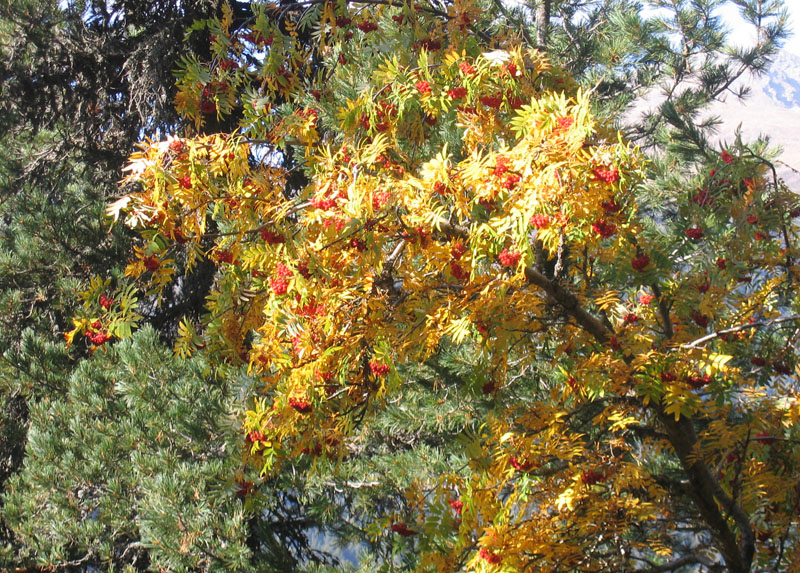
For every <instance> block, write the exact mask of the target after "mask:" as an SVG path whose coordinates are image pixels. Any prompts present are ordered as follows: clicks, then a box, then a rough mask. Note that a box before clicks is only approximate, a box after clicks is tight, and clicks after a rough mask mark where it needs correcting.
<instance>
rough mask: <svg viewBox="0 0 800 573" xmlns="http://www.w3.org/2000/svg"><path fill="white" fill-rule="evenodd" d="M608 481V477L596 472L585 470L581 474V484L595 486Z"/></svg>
mask: <svg viewBox="0 0 800 573" xmlns="http://www.w3.org/2000/svg"><path fill="white" fill-rule="evenodd" d="M605 480H606V476H605V475H603V474H602V473H601V472H598V471H596V470H584V471H583V472H582V473H581V483H583V484H584V485H594V484H597V483H602V482H604V481H605Z"/></svg>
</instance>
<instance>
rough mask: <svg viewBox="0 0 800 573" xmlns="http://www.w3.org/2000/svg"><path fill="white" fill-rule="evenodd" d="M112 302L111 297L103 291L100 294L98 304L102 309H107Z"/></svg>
mask: <svg viewBox="0 0 800 573" xmlns="http://www.w3.org/2000/svg"><path fill="white" fill-rule="evenodd" d="M112 304H114V299H113V298H108V297H107V296H106V295H105V293H103V294H101V295H100V306H101V307H103V308H104V309H106V310H108V309H109V308H111V305H112Z"/></svg>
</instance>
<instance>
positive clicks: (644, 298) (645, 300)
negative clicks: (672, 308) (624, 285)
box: [639, 292, 656, 306]
mask: <svg viewBox="0 0 800 573" xmlns="http://www.w3.org/2000/svg"><path fill="white" fill-rule="evenodd" d="M655 298H656V297H655V295H652V294H648V293H646V292H643V293H640V294H639V304H641V305H642V306H647V305H648V304H650V303H651V302H653V301H654V300H655Z"/></svg>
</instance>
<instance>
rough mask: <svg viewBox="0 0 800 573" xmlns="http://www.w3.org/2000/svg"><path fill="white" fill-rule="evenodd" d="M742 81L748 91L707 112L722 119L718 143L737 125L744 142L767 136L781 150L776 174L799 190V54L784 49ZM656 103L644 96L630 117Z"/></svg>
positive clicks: (731, 137) (732, 133) (729, 136)
mask: <svg viewBox="0 0 800 573" xmlns="http://www.w3.org/2000/svg"><path fill="white" fill-rule="evenodd" d="M745 82H746V85H749V87H750V94H749V95H748V96H747V97H746V98H745V99H744V100H740V99H738V98H737V97H736V96H735V95H734V94H733V93H730V94H729V95H727V96H723V101H721V102H718V103H717V104H715V105H713V106H712V107H711V109H710V111H709V115H710V116H716V117H718V118H719V119H721V120H722V124H721V125H720V126H719V131H718V137H719V144H720V145H722V144H724V143H726V142H732V141H733V140H734V139H735V133H736V129H737V127H740V128H741V132H742V137H743V138H744V140H745V141H752V140H754V139H755V138H757V137H759V136H760V135H766V136H768V137H769V139H770V141H771V142H772V144H773V145H774V146H776V147H780V148H781V149H782V150H783V152H782V154H781V156H780V158H779V161H778V162H777V164H776V168H777V171H778V175H779V177H781V178H782V179H784V181H785V182H786V183H787V184H788V185H789V186H790V187H791V188H792V189H794V190H795V191H797V192H798V193H800V56H798V55H795V54H792V53H790V52H788V51H786V50H784V51H782V52H781V53H779V54H778V56H777V57H776V59H775V62H774V63H773V65H772V66H771V68H770V70H769V72H767V73H766V74H764V75H763V76H761V77H758V78H746V80H745ZM656 105H657V103H656V101H654V100H653V99H651V98H649V97H645V98H644V99H643V100H642V101H640V102H639V103H638V104H635V105H634V107H633V109H632V110H631V111H630V114H629V117H630V118H636V117H638V116H639V115H640V114H641V113H642V112H643V111H644V110H646V109H652V108H653V107H655V106H656ZM795 170H796V171H795Z"/></svg>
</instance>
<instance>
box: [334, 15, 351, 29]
mask: <svg viewBox="0 0 800 573" xmlns="http://www.w3.org/2000/svg"><path fill="white" fill-rule="evenodd" d="M352 22H353V21H352V20H351V19H350V18H348V17H347V16H338V17H337V18H336V25H337V26H338V27H340V28H346V27H347V26H349V25H350V24H351V23H352Z"/></svg>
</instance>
